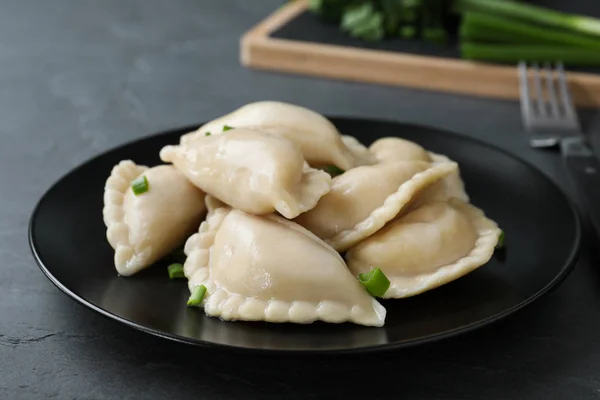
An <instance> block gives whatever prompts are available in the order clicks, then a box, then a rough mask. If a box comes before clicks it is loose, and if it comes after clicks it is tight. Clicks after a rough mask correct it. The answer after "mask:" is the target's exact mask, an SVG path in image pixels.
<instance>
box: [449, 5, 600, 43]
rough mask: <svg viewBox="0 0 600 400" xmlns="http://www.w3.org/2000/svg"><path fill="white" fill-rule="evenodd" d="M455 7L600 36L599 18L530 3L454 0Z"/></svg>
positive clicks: (462, 10) (464, 10) (463, 10)
mask: <svg viewBox="0 0 600 400" xmlns="http://www.w3.org/2000/svg"><path fill="white" fill-rule="evenodd" d="M454 7H455V9H456V10H458V11H460V12H466V11H480V12H483V13H486V14H490V15H496V16H503V17H507V18H516V19H520V20H523V21H525V22H533V23H536V24H540V25H546V26H552V27H555V28H561V29H565V30H568V31H572V32H579V33H583V34H587V35H594V36H600V20H599V19H597V18H593V17H587V16H584V15H577V14H568V13H563V12H560V11H555V10H552V9H549V8H547V7H541V6H536V5H533V4H528V3H521V2H516V1H512V0H454Z"/></svg>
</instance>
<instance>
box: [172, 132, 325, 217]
mask: <svg viewBox="0 0 600 400" xmlns="http://www.w3.org/2000/svg"><path fill="white" fill-rule="evenodd" d="M160 158H161V159H162V160H163V161H165V162H172V163H173V165H175V167H176V168H177V169H179V170H180V171H181V172H183V174H185V176H187V177H188V179H189V180H190V181H192V183H194V184H195V185H196V186H198V187H199V188H201V189H202V190H204V191H205V192H206V193H207V194H210V195H211V196H214V197H216V198H217V199H219V200H221V201H222V202H224V203H226V204H229V205H230V206H232V207H234V208H237V209H239V210H242V211H245V212H248V213H251V214H257V215H263V214H269V213H272V212H273V211H275V210H277V211H278V212H279V213H281V214H282V215H283V216H285V217H286V218H294V217H296V216H297V215H298V214H300V213H302V212H304V211H307V210H310V209H311V208H313V207H314V206H315V205H316V204H317V201H318V200H319V199H320V198H321V197H322V196H323V195H324V194H325V193H327V192H329V188H330V185H331V177H330V176H329V174H327V173H326V172H324V171H320V170H316V169H313V168H310V167H309V166H308V164H306V162H305V161H304V158H303V157H302V153H301V152H300V149H299V148H298V146H296V145H295V144H294V143H292V142H291V141H289V140H288V139H286V138H282V137H280V136H275V135H271V134H268V133H264V132H260V131H256V130H250V129H232V130H230V131H228V132H226V133H225V134H222V135H214V136H212V135H211V136H205V137H202V138H198V139H197V140H194V141H191V142H188V143H187V144H184V145H179V146H166V147H164V148H163V149H162V150H161V152H160Z"/></svg>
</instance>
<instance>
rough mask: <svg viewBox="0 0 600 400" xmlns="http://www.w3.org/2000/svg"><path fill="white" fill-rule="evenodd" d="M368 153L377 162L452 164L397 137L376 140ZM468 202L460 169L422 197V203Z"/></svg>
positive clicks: (442, 156)
mask: <svg viewBox="0 0 600 400" xmlns="http://www.w3.org/2000/svg"><path fill="white" fill-rule="evenodd" d="M369 151H370V152H371V153H372V154H373V155H374V156H375V157H376V158H377V160H378V161H379V162H382V163H388V162H396V161H400V160H402V161H426V162H434V163H447V162H453V161H452V160H450V159H449V158H448V157H446V156H444V155H441V154H436V153H433V152H429V151H427V150H425V148H423V147H422V146H419V145H418V144H416V143H415V142H411V141H410V140H406V139H402V138H398V137H384V138H381V139H378V140H376V141H375V142H373V144H371V146H370V147H369ZM453 197H454V198H457V199H460V200H463V201H469V196H468V195H467V192H466V191H465V185H464V183H463V181H462V179H461V177H460V168H457V169H456V170H455V171H453V172H452V173H451V174H449V175H448V176H447V177H446V178H444V179H443V180H441V181H440V182H438V183H437V184H436V185H434V186H433V187H431V188H430V189H429V190H428V193H427V194H426V195H425V196H423V199H422V200H423V201H425V200H426V199H427V201H446V200H448V199H450V198H453Z"/></svg>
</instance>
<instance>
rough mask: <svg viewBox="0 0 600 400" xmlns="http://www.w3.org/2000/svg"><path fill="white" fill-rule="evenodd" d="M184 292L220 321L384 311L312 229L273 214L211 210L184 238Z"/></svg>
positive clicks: (376, 315) (365, 318) (359, 318)
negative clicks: (200, 291)
mask: <svg viewBox="0 0 600 400" xmlns="http://www.w3.org/2000/svg"><path fill="white" fill-rule="evenodd" d="M185 253H186V255H187V256H188V257H187V260H186V262H185V266H184V272H185V274H186V276H187V277H188V279H189V288H190V291H193V290H194V288H195V287H196V286H198V285H204V286H205V287H206V289H207V291H206V296H205V297H204V302H203V307H204V311H205V312H206V314H207V315H209V316H213V317H220V318H221V319H223V320H244V321H268V322H295V323H311V322H314V321H316V320H322V321H326V322H334V323H340V322H345V321H351V322H354V323H357V324H362V325H371V326H382V325H383V323H384V320H385V314H386V311H385V309H384V308H383V306H382V305H381V304H379V303H378V302H377V300H375V299H374V298H373V297H371V296H370V295H369V294H368V293H367V291H366V290H365V289H364V288H363V287H362V286H361V284H360V283H359V282H358V280H357V279H356V278H355V277H354V276H352V274H351V273H350V271H349V270H348V268H347V266H346V264H345V263H344V260H343V259H342V258H341V257H340V255H339V254H338V253H337V252H336V251H335V250H333V249H332V248H331V247H329V246H328V245H327V244H325V243H324V242H323V241H322V240H320V239H319V238H317V237H316V236H315V235H313V234H312V233H310V232H309V231H307V230H306V229H304V228H302V227H301V226H299V225H297V224H295V223H294V222H292V221H289V220H286V219H284V218H282V217H279V216H277V215H274V214H270V215H266V216H255V215H250V214H246V213H244V212H242V211H239V210H233V209H230V208H218V209H214V210H213V211H212V212H211V213H210V214H209V216H208V218H207V220H206V221H205V222H203V223H202V225H201V226H200V230H199V232H198V233H197V234H195V235H193V236H191V237H190V238H189V239H188V241H187V242H186V245H185Z"/></svg>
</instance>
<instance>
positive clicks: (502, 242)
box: [496, 231, 504, 249]
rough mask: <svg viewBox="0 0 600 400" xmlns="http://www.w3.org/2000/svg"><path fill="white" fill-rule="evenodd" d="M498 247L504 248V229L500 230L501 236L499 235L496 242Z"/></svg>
mask: <svg viewBox="0 0 600 400" xmlns="http://www.w3.org/2000/svg"><path fill="white" fill-rule="evenodd" d="M496 248H497V249H503V248H504V231H500V236H498V243H496Z"/></svg>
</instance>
